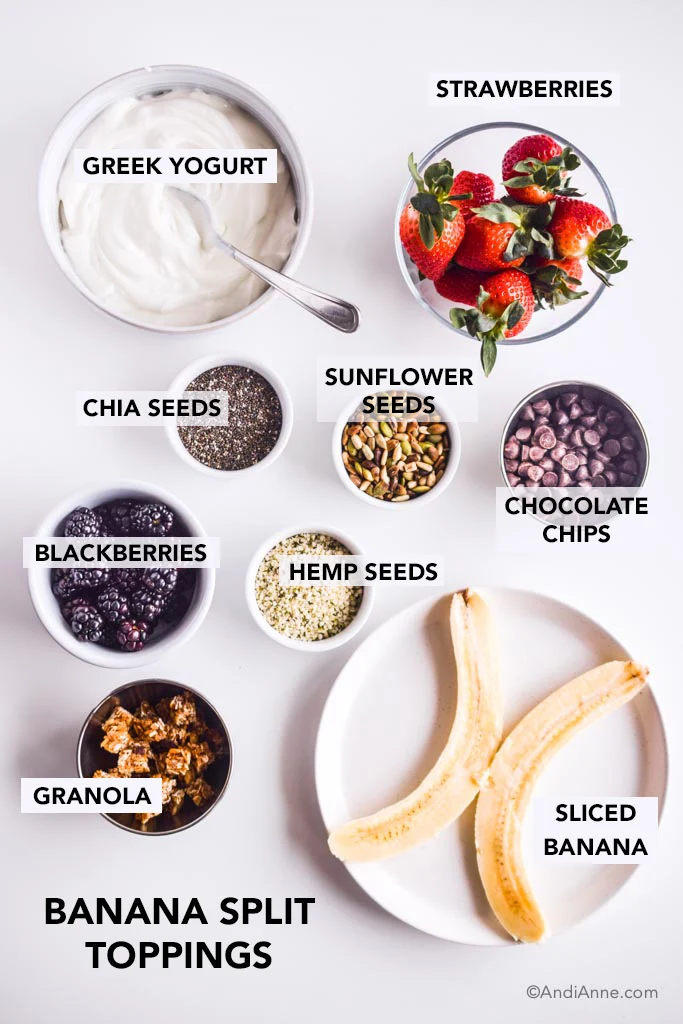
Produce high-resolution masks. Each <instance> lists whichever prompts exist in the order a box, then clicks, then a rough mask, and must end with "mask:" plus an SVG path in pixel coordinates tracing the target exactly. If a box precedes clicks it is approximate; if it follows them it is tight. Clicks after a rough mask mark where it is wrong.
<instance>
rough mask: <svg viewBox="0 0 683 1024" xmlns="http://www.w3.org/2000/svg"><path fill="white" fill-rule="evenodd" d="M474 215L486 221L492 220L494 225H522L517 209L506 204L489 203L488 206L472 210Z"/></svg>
mask: <svg viewBox="0 0 683 1024" xmlns="http://www.w3.org/2000/svg"><path fill="white" fill-rule="evenodd" d="M472 213H475V214H476V215H477V217H483V218H484V220H490V221H492V222H493V223H494V224H515V225H516V226H517V227H519V226H520V225H521V223H522V221H521V218H520V215H519V212H518V210H517V209H516V208H515V207H511V206H507V205H505V204H504V203H487V204H486V206H476V207H473V208H472Z"/></svg>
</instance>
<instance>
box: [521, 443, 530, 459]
mask: <svg viewBox="0 0 683 1024" xmlns="http://www.w3.org/2000/svg"><path fill="white" fill-rule="evenodd" d="M529 451H530V449H529V445H528V444H523V445H522V450H521V451H520V453H519V458H520V462H528V461H529Z"/></svg>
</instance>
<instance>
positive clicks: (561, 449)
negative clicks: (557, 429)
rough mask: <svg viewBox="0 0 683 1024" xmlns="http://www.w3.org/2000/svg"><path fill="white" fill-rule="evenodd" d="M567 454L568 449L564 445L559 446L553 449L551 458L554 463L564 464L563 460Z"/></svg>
mask: <svg viewBox="0 0 683 1024" xmlns="http://www.w3.org/2000/svg"><path fill="white" fill-rule="evenodd" d="M566 454H567V449H566V448H565V446H564V445H563V444H558V446H557V448H553V450H552V451H551V453H550V458H551V459H552V460H553V461H554V462H562V459H563V458H564V457H565V455H566Z"/></svg>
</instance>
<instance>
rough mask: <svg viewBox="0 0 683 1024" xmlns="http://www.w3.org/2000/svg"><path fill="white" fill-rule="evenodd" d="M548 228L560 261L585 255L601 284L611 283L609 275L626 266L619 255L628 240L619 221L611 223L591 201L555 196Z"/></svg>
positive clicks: (582, 257)
mask: <svg viewBox="0 0 683 1024" xmlns="http://www.w3.org/2000/svg"><path fill="white" fill-rule="evenodd" d="M548 230H549V231H550V234H551V235H552V238H553V245H554V249H555V256H558V257H559V258H560V259H563V260H564V259H584V258H585V260H586V262H587V263H588V266H589V267H590V269H591V270H592V271H593V273H594V274H596V275H597V276H598V277H599V278H600V280H601V281H602V282H603V284H609V283H610V282H609V275H610V274H618V273H619V272H620V271H622V270H624V269H625V267H627V266H628V263H627V261H626V260H621V259H618V256H619V253H620V252H621V250H622V249H623V248H624V247H625V246H626V245H628V243H629V242H630V241H631V239H630V238H628V237H627V236H626V235H625V234H624V232H623V230H622V228H621V225H620V224H614V225H612V222H611V221H610V219H609V217H608V216H607V214H606V213H603V211H602V210H601V209H600V208H599V207H597V206H593V204H592V203H584V202H582V200H580V199H563V198H560V199H558V200H557V202H556V203H555V212H554V213H553V217H552V220H551V221H550V224H549V225H548Z"/></svg>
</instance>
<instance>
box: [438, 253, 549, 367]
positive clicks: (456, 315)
mask: <svg viewBox="0 0 683 1024" xmlns="http://www.w3.org/2000/svg"><path fill="white" fill-rule="evenodd" d="M534 305H535V302H534V293H533V289H532V287H531V282H530V281H529V278H528V276H527V275H526V274H524V273H522V271H521V270H503V271H501V273H500V274H491V276H490V277H489V278H488V280H487V282H486V287H485V289H484V288H482V290H481V292H480V294H479V301H478V303H477V309H458V308H455V309H452V310H451V312H450V318H451V323H452V324H453V325H454V326H455V327H465V328H466V329H467V331H468V332H469V333H470V334H471V335H472V337H473V338H478V339H479V341H481V364H482V366H483V368H484V373H485V374H486V376H487V377H488V375H489V374H490V373H491V370H492V369H493V367H494V364H495V362H496V355H497V344H498V342H499V341H501V340H502V339H503V338H515V337H517V335H518V334H521V332H522V331H523V330H524V328H525V327H526V326H527V325H528V323H529V321H530V320H531V317H532V315H533V312H534Z"/></svg>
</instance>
